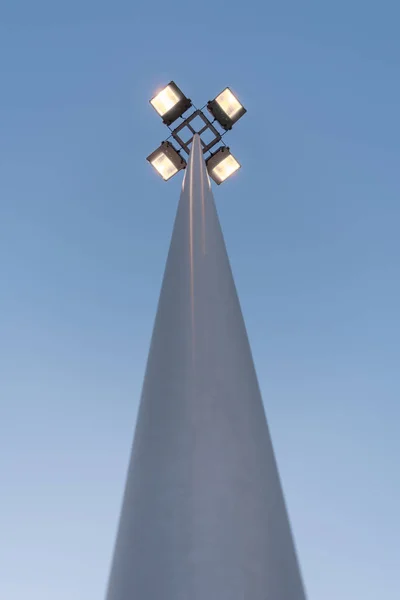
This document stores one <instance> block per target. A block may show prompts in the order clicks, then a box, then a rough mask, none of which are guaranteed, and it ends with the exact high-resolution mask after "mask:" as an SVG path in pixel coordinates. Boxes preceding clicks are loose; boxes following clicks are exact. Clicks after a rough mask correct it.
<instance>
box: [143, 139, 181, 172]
mask: <svg viewBox="0 0 400 600" xmlns="http://www.w3.org/2000/svg"><path fill="white" fill-rule="evenodd" d="M147 160H148V161H149V163H150V164H151V165H152V166H153V167H154V168H155V170H156V171H157V173H158V174H159V175H161V177H162V178H163V179H164V181H168V179H171V177H173V176H174V175H176V174H177V173H178V171H180V170H181V169H184V168H185V167H186V161H185V160H184V159H183V158H182V156H181V155H180V154H179V152H178V151H177V150H175V148H174V146H173V145H172V144H171V143H170V142H163V143H162V144H161V146H160V147H159V148H157V150H155V151H154V152H152V153H151V154H150V156H148V157H147Z"/></svg>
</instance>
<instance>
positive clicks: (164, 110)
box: [150, 81, 192, 126]
mask: <svg viewBox="0 0 400 600" xmlns="http://www.w3.org/2000/svg"><path fill="white" fill-rule="evenodd" d="M150 104H151V105H152V106H153V108H155V110H156V111H157V112H158V114H159V115H160V117H161V118H162V120H163V122H164V123H165V125H168V126H169V125H171V123H173V122H174V121H176V119H179V117H181V116H182V115H183V113H184V112H186V111H187V110H188V109H189V108H190V107H191V106H192V101H191V100H189V98H186V96H185V95H184V94H183V92H181V90H180V89H179V88H178V86H177V85H176V83H174V82H173V81H171V83H169V84H168V85H167V86H166V87H165V88H164V89H162V90H161V92H159V93H158V94H157V95H156V96H154V98H152V99H151V100H150Z"/></svg>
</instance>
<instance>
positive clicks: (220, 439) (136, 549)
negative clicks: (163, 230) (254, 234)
mask: <svg viewBox="0 0 400 600" xmlns="http://www.w3.org/2000/svg"><path fill="white" fill-rule="evenodd" d="M107 600H305V594H304V591H303V585H302V581H301V576H300V572H299V567H298V562H297V558H296V553H295V549H294V544H293V540H292V535H291V531H290V526H289V522H288V517H287V512H286V508H285V503H284V498H283V495H282V489H281V484H280V481H279V475H278V471H277V467H276V462H275V458H274V453H273V449H272V445H271V440H270V436H269V432H268V427H267V423H266V419H265V414H264V409H263V405H262V400H261V395H260V390H259V387H258V383H257V377H256V373H255V369H254V365H253V359H252V355H251V351H250V346H249V342H248V338H247V334H246V329H245V325H244V321H243V317H242V313H241V309H240V305H239V300H238V297H237V293H236V289H235V284H234V281H233V277H232V272H231V268H230V265H229V260H228V256H227V253H226V248H225V243H224V239H223V236H222V232H221V228H220V224H219V219H218V216H217V212H216V208H215V204H214V198H213V195H212V191H211V187H210V183H209V179H208V175H207V172H206V167H205V163H204V158H203V153H202V148H201V142H200V138H199V137H198V136H195V139H194V142H193V146H192V152H191V155H190V158H189V164H188V167H187V170H186V173H185V179H184V183H183V189H182V194H181V198H180V202H179V207H178V212H177V216H176V221H175V225H174V230H173V235H172V241H171V246H170V250H169V254H168V260H167V265H166V269H165V275H164V280H163V284H162V289H161V295H160V301H159V305H158V310H157V316H156V321H155V326H154V332H153V337H152V342H151V347H150V353H149V358H148V363H147V370H146V375H145V379H144V385H143V392H142V398H141V404H140V409H139V415H138V421H137V426H136V433H135V439H134V444H133V450H132V456H131V460H130V465H129V471H128V478H127V483H126V489H125V495H124V500H123V506H122V512H121V518H120V523H119V530H118V535H117V541H116V547H115V552H114V558H113V563H112V568H111V574H110V580H109V587H108V592H107Z"/></svg>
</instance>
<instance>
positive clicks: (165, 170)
mask: <svg viewBox="0 0 400 600" xmlns="http://www.w3.org/2000/svg"><path fill="white" fill-rule="evenodd" d="M151 164H152V165H153V167H154V168H155V169H156V171H158V173H159V174H160V175H161V177H162V178H163V179H164V181H168V179H170V178H171V177H172V176H173V175H175V173H177V172H178V169H177V168H176V166H175V165H174V163H173V162H172V161H171V160H170V159H169V158H168V156H165V154H164V153H163V152H160V154H157V156H155V157H154V158H153V160H152V161H151Z"/></svg>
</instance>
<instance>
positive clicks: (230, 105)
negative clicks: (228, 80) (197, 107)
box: [207, 88, 247, 131]
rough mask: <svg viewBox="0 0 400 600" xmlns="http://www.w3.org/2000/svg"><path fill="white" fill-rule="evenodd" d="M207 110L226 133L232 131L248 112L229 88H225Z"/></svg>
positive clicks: (209, 103)
mask: <svg viewBox="0 0 400 600" xmlns="http://www.w3.org/2000/svg"><path fill="white" fill-rule="evenodd" d="M207 109H208V110H209V112H210V113H211V114H212V116H213V117H214V119H216V120H217V121H218V123H219V124H220V125H221V127H223V128H224V129H225V130H226V131H228V130H229V129H232V126H233V125H234V124H235V123H236V121H239V119H240V118H241V117H243V115H244V114H245V112H247V111H246V109H245V108H244V106H243V105H242V104H240V102H239V100H238V99H237V98H236V96H235V95H234V94H233V93H232V91H231V90H230V89H229V88H225V89H224V91H223V92H221V93H220V94H219V96H217V97H216V98H215V99H214V100H211V101H210V102H208V104H207Z"/></svg>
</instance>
